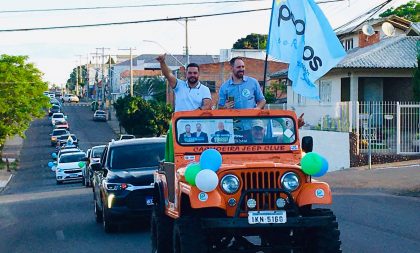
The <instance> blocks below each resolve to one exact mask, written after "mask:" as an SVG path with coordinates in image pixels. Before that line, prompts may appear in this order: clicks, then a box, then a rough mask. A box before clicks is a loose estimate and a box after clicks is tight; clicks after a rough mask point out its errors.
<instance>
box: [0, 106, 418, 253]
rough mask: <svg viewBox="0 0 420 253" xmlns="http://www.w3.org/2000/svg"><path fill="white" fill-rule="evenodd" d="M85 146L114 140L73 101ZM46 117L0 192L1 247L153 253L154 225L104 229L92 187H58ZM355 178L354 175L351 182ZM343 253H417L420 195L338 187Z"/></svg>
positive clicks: (71, 110)
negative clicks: (110, 231) (95, 208)
mask: <svg viewBox="0 0 420 253" xmlns="http://www.w3.org/2000/svg"><path fill="white" fill-rule="evenodd" d="M65 110H66V111H65V113H66V114H68V116H69V117H68V121H69V122H70V127H71V131H72V132H74V133H75V134H76V135H77V136H78V137H79V138H80V146H81V148H83V149H85V150H86V148H87V147H90V146H93V145H98V144H102V143H106V142H107V141H109V140H110V139H111V138H113V137H114V134H113V132H112V130H111V129H110V128H109V126H108V124H106V123H103V122H93V121H92V120H91V117H92V112H91V111H90V110H89V107H80V106H66V107H65ZM50 132H51V126H50V125H49V122H48V121H47V119H42V120H36V121H34V122H33V124H32V125H31V127H30V129H29V130H28V131H27V139H26V140H25V142H24V147H23V150H22V156H21V169H20V170H19V171H18V172H17V174H16V175H15V177H13V179H12V181H11V183H10V184H9V186H8V187H7V188H6V190H5V191H4V192H3V193H1V194H0V252H31V253H32V252H150V234H149V228H148V227H147V226H133V227H129V228H123V229H121V230H120V231H119V232H118V233H117V234H111V235H108V234H105V233H104V231H103V229H102V227H101V225H98V224H96V222H95V219H94V214H93V203H92V192H91V189H90V188H88V189H87V188H84V187H82V186H81V184H80V183H79V182H77V183H67V184H64V185H56V183H55V178H54V174H53V173H52V172H51V171H50V170H49V168H48V167H47V163H48V161H50V153H51V152H52V151H53V149H52V148H51V147H50V146H49V135H48V134H49V133H50ZM349 180H351V179H349ZM333 193H334V203H333V205H332V206H331V208H332V209H333V211H334V212H335V214H336V215H337V218H338V221H339V227H340V230H341V240H342V248H343V252H346V253H356V252H357V253H362V252H369V253H376V252H378V253H393V252H398V253H405V252H407V253H409V252H410V253H411V252H418V250H419V249H420V233H419V231H420V225H419V224H420V215H419V211H420V199H419V198H414V197H403V196H396V195H391V194H389V193H386V192H383V191H380V190H379V189H377V190H374V191H372V190H366V189H351V188H346V189H345V190H343V189H333Z"/></svg>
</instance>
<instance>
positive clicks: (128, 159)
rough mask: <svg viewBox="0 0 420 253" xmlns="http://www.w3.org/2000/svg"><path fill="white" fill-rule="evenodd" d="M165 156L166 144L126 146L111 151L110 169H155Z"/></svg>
mask: <svg viewBox="0 0 420 253" xmlns="http://www.w3.org/2000/svg"><path fill="white" fill-rule="evenodd" d="M164 155H165V143H144V144H138V145H124V146H119V147H114V148H112V149H111V150H110V156H109V164H108V165H109V168H110V169H111V170H125V169H135V168H147V167H149V168H150V167H155V166H158V165H159V162H160V161H161V160H162V159H163V158H164Z"/></svg>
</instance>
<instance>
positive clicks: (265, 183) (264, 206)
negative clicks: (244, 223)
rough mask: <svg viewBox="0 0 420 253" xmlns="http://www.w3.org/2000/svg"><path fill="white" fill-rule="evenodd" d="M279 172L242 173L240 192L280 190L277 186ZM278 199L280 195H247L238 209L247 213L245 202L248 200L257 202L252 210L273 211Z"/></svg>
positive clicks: (266, 193)
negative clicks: (251, 199)
mask: <svg viewBox="0 0 420 253" xmlns="http://www.w3.org/2000/svg"><path fill="white" fill-rule="evenodd" d="M279 178H280V172H279V171H264V172H256V171H250V172H242V173H241V179H242V182H243V187H242V190H243V191H245V190H250V189H280V188H281V186H280V185H279ZM279 197H280V193H268V192H264V193H249V194H248V195H247V196H245V201H243V202H242V204H241V206H240V208H241V210H243V211H248V207H247V205H246V202H247V201H248V199H249V198H253V199H255V200H256V201H257V206H256V207H255V208H253V209H252V210H274V209H278V208H277V207H276V200H277V199H278V198H279Z"/></svg>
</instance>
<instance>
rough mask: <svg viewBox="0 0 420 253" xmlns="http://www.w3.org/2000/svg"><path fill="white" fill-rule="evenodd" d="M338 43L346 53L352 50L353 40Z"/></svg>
mask: <svg viewBox="0 0 420 253" xmlns="http://www.w3.org/2000/svg"><path fill="white" fill-rule="evenodd" d="M340 42H341V45H343V47H344V49H345V50H346V51H348V50H350V49H352V48H353V38H350V39H345V40H340Z"/></svg>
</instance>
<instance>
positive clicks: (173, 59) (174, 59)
mask: <svg viewBox="0 0 420 253" xmlns="http://www.w3.org/2000/svg"><path fill="white" fill-rule="evenodd" d="M158 56H159V55H158V54H142V55H139V56H137V57H135V58H133V62H137V61H144V64H145V68H155V67H157V68H159V69H160V65H159V63H158V62H157V61H156V57H158ZM186 62H187V58H186V56H185V55H179V54H175V55H170V54H167V55H166V64H167V65H168V66H178V67H180V66H182V65H185V63H186ZM190 62H194V63H197V64H198V65H200V64H206V63H216V62H219V56H218V55H190ZM181 63H182V64H181ZM117 65H118V66H130V60H127V61H124V62H121V63H119V64H117Z"/></svg>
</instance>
